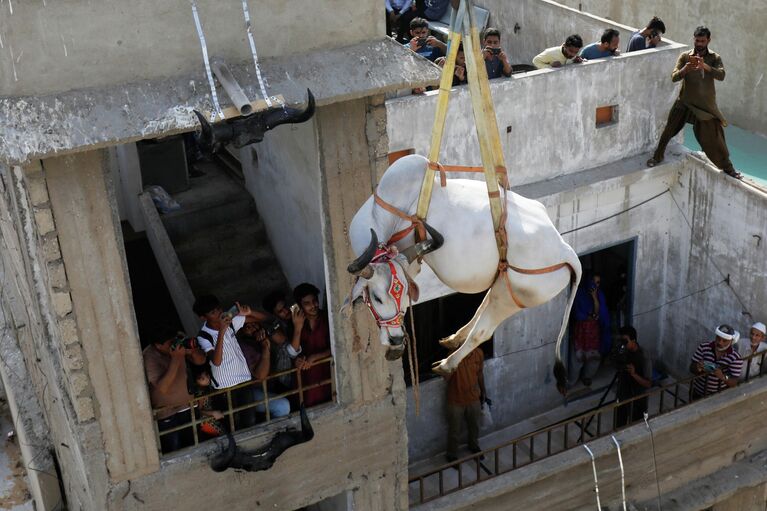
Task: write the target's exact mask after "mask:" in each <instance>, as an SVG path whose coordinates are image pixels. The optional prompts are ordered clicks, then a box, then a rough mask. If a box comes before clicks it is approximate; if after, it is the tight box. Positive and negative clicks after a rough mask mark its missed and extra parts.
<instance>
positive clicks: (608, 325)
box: [568, 239, 636, 383]
mask: <svg viewBox="0 0 767 511" xmlns="http://www.w3.org/2000/svg"><path fill="white" fill-rule="evenodd" d="M635 257H636V239H631V240H629V241H626V242H623V243H619V244H617V245H613V246H610V247H607V248H603V249H599V250H595V251H593V252H588V253H586V254H582V255H581V256H579V259H580V261H581V265H582V266H583V278H582V280H581V285H580V287H579V289H578V293H579V297H580V298H581V299H582V300H583V302H581V303H584V302H585V303H586V304H589V307H590V306H591V305H590V302H591V299H590V294H589V289H590V288H592V287H593V277H594V276H595V275H598V276H599V277H600V279H599V280H600V284H599V286H598V291H597V296H598V297H600V296H601V298H600V302H601V303H602V304H603V305H604V306H606V307H600V308H601V309H602V310H600V311H599V313H598V314H597V318H596V320H597V323H598V328H599V331H598V336H599V341H600V342H599V348H600V349H599V351H600V355H601V358H602V362H604V361H605V359H606V358H607V357H608V355H609V352H610V350H611V348H612V341H613V339H615V337H616V336H617V334H618V329H619V328H621V327H622V326H631V324H632V309H633V296H634V268H635ZM578 305H579V298H578V297H577V298H576V303H575V305H574V306H573V311H572V312H571V314H570V329H569V333H570V335H569V346H570V348H569V350H568V355H569V356H568V371H569V374H570V375H571V378H570V379H571V383H575V379H576V378H578V376H579V373H580V375H581V377H583V376H584V371H585V372H587V373H589V372H590V373H591V374H586V375H585V376H586V379H587V381H588V380H590V379H593V378H595V377H598V376H602V373H603V372H605V371H608V372H612V369H610V368H607V369H605V364H604V363H602V364H600V363H599V362H594V363H592V364H591V367H590V368H588V369H586V368H582V367H581V364H580V363H579V362H578V361H577V360H576V359H575V342H576V340H575V335H577V334H576V329H577V326H576V322H577V321H579V320H580V321H582V320H584V317H583V310H584V308H583V307H581V308H579V306H578ZM605 308H606V309H607V310H606V311H605V310H604V309H605ZM605 315H607V317H606V318H605V317H604V316H605ZM581 342H582V341H581ZM597 368H598V369H597Z"/></svg>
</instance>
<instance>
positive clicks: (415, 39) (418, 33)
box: [405, 18, 447, 62]
mask: <svg viewBox="0 0 767 511" xmlns="http://www.w3.org/2000/svg"><path fill="white" fill-rule="evenodd" d="M410 37H411V39H410V42H408V43H407V44H406V45H405V46H407V47H408V48H410V49H411V50H413V51H414V52H416V53H417V54H418V55H420V56H422V57H424V58H425V59H427V60H430V61H432V62H434V61H435V60H437V59H438V58H439V57H442V56H443V55H445V50H447V45H446V44H445V43H443V42H442V41H440V40H439V39H437V38H436V37H434V36H432V35H429V22H428V21H426V20H425V19H423V18H415V19H413V21H411V22H410Z"/></svg>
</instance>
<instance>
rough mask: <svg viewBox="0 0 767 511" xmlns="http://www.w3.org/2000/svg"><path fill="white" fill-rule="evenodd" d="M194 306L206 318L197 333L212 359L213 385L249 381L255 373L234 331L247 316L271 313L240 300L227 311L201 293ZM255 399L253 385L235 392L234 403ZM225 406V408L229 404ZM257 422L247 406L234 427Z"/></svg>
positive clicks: (223, 386) (222, 386)
mask: <svg viewBox="0 0 767 511" xmlns="http://www.w3.org/2000/svg"><path fill="white" fill-rule="evenodd" d="M192 309H193V310H194V313H195V314H197V315H198V316H199V317H200V319H202V320H203V321H204V323H203V325H202V328H201V329H200V331H199V333H198V334H197V342H198V344H199V346H200V348H202V350H203V351H204V352H205V355H206V356H207V357H208V360H209V361H210V370H211V374H212V375H213V379H214V380H215V382H216V384H215V385H214V387H215V388H216V389H227V388H229V387H235V386H237V385H240V384H241V383H245V382H248V381H250V380H251V379H252V377H253V376H252V375H251V373H250V368H249V367H248V362H247V360H246V359H245V355H244V354H243V353H242V349H241V348H240V344H239V343H238V342H237V337H236V335H235V334H236V333H237V331H238V330H239V329H240V328H242V327H243V325H244V324H245V320H246V319H253V320H255V321H265V320H267V319H268V318H269V316H267V315H266V314H264V313H262V312H259V311H254V310H252V309H251V308H250V307H248V306H247V305H240V304H239V303H237V304H236V309H234V308H232V309H229V310H227V311H226V312H224V310H223V309H222V308H221V304H220V302H219V301H218V298H216V297H215V296H213V295H205V296H200V297H199V298H197V300H195V302H194V305H193V306H192ZM222 396H223V399H222V401H226V399H225V398H226V395H225V394H222ZM256 400H257V396H256V395H255V392H254V387H253V386H246V387H241V388H238V389H237V390H234V391H232V406H233V407H235V408H237V407H240V406H243V405H246V404H250V403H253V402H254V401H256ZM222 408H224V409H226V408H228V406H223V407H222ZM255 423H256V409H255V408H248V409H246V410H243V411H241V412H239V413H238V414H236V415H235V426H236V428H237V429H238V430H239V429H243V428H248V427H250V426H252V425H253V424H255Z"/></svg>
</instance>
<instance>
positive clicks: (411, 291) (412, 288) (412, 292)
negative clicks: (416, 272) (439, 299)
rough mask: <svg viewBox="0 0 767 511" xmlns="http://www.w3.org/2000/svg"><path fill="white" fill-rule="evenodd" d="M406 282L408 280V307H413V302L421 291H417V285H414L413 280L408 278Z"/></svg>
mask: <svg viewBox="0 0 767 511" xmlns="http://www.w3.org/2000/svg"><path fill="white" fill-rule="evenodd" d="M407 280H408V288H407V295H408V296H409V297H410V305H413V304H414V303H415V302H417V301H418V297H419V296H420V295H421V290H420V289H418V284H416V283H415V281H414V280H413V279H411V278H410V277H408V278H407Z"/></svg>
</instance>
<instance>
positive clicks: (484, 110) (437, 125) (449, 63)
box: [416, 0, 508, 262]
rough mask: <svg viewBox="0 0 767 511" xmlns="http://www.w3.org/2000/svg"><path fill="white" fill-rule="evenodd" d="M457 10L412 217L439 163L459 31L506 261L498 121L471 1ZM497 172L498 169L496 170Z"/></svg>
mask: <svg viewBox="0 0 767 511" xmlns="http://www.w3.org/2000/svg"><path fill="white" fill-rule="evenodd" d="M458 1H460V5H459V7H458V9H457V10H456V9H453V15H452V17H451V22H450V32H449V35H448V51H447V58H446V61H445V65H444V67H443V68H442V76H441V79H440V83H439V96H438V97H437V111H436V113H435V115H434V127H433V129H432V135H431V146H430V148H429V162H430V165H429V166H428V167H427V169H426V173H425V175H424V179H423V183H422V184H421V193H420V195H419V197H418V207H417V209H416V216H418V218H420V219H421V220H425V219H426V215H427V214H428V212H429V203H430V202H431V193H432V189H433V187H434V177H435V171H436V168H438V163H439V153H440V148H441V145H442V136H443V134H444V131H445V119H446V117H447V106H448V99H449V96H450V89H451V88H452V85H453V72H454V71H455V60H456V56H457V55H458V46H459V44H460V42H461V39H462V36H461V32H462V31H463V32H464V33H465V35H466V37H465V38H464V54H465V55H466V78H467V81H468V87H469V93H470V96H471V104H472V109H473V111H474V122H475V125H476V129H477V139H478V140H479V151H480V154H481V157H482V168H483V170H484V174H485V182H486V184H487V194H488V198H489V200H490V211H491V213H492V217H493V228H494V230H495V235H496V244H497V245H498V252H499V254H500V260H501V261H502V262H505V261H506V233H505V198H504V200H503V201H502V200H501V192H500V188H504V189H506V188H508V180H507V178H506V173H505V172H504V171H505V169H506V165H505V163H504V158H503V149H502V147H501V137H500V134H499V132H498V124H497V121H496V118H495V108H494V107H493V99H492V96H491V95H490V83H489V80H488V78H487V69H486V68H485V60H484V57H483V56H482V48H481V46H480V40H479V37H480V34H479V30H478V29H477V25H476V22H475V14H474V2H473V0H458ZM499 170H500V171H501V172H498V171H499Z"/></svg>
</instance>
